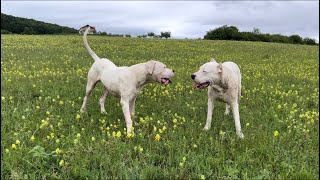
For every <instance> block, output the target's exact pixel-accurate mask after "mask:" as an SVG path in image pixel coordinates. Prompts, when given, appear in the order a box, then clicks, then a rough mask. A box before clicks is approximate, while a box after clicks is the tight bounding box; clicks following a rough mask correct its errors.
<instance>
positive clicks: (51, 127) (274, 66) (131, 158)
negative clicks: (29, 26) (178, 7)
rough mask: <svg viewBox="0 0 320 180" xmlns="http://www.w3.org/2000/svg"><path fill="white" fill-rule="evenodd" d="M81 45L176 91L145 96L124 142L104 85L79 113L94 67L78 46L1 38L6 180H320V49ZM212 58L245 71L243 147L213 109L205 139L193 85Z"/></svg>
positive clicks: (220, 109)
mask: <svg viewBox="0 0 320 180" xmlns="http://www.w3.org/2000/svg"><path fill="white" fill-rule="evenodd" d="M88 40H89V44H90V46H91V48H92V49H93V50H94V51H95V52H96V53H97V55H98V56H99V57H107V58H109V59H111V60H112V61H113V62H114V63H115V64H117V65H119V66H125V65H126V66H130V65H132V64H135V63H139V62H145V61H148V60H151V59H155V60H159V61H162V62H163V63H165V64H166V65H167V66H168V67H169V68H172V69H174V70H175V71H176V75H175V77H174V78H173V84H171V85H169V86H167V87H163V86H161V85H160V84H150V85H147V86H146V87H145V88H144V89H143V91H142V92H141V94H140V95H139V96H138V98H137V102H136V117H135V118H134V128H135V129H134V131H135V134H136V135H135V136H134V137H132V138H128V137H126V135H125V130H124V128H125V121H124V117H123V114H122V111H121V107H120V104H119V99H117V98H115V97H108V98H107V100H106V110H107V114H106V115H103V114H101V113H100V107H99V105H98V99H99V97H100V95H102V90H103V88H102V85H101V84H99V85H98V86H97V87H96V89H95V90H94V91H93V93H92V96H91V98H90V100H89V104H88V108H87V113H84V114H80V113H79V109H80V107H81V104H82V98H83V96H84V93H85V86H86V76H87V72H88V70H89V68H90V66H91V64H92V62H93V61H92V59H91V58H90V57H89V55H88V54H87V52H86V50H85V48H84V46H83V44H82V37H81V36H22V35H3V36H1V96H2V99H1V179H111V178H115V179H201V178H206V179H319V170H318V168H319V137H318V135H319V101H318V98H319V75H318V73H319V62H318V58H319V47H318V46H304V45H289V44H276V43H259V42H236V41H204V40H160V39H134V38H112V37H99V36H89V37H88ZM212 57H214V58H215V59H216V60H217V61H219V62H222V61H230V60H231V61H234V62H236V63H237V64H238V65H239V66H240V69H241V72H242V98H241V100H240V118H241V125H242V130H243V133H244V136H245V139H244V140H240V139H239V138H237V136H236V133H235V126H234V122H233V118H232V116H231V115H230V116H225V115H224V114H223V113H224V104H223V103H219V102H218V103H216V106H215V110H214V113H213V121H212V128H211V129H210V130H209V131H208V132H204V131H202V128H203V127H204V124H205V120H206V111H207V110H206V108H207V90H196V91H194V90H193V89H192V88H191V85H192V81H191V78H190V75H191V73H192V72H195V71H197V70H198V68H199V67H200V66H201V65H202V64H204V63H205V62H208V61H209V60H210V59H211V58H212ZM78 114H79V115H80V118H77V116H78ZM78 117H79V116H78ZM174 119H176V120H174ZM175 121H177V122H176V123H174V122H175ZM163 126H165V127H166V129H165V130H164V131H162V132H159V129H163ZM155 127H156V132H155V131H154V129H155ZM118 131H120V132H119V133H118ZM276 131H278V132H279V135H278V136H275V135H276V133H275V132H276ZM113 132H114V134H117V133H118V135H119V134H121V137H117V136H115V137H114V136H113ZM78 133H79V135H80V136H79V135H77V134H78ZM156 134H159V135H160V137H161V139H160V141H156V140H155V136H156ZM32 136H33V137H34V139H33V140H32ZM92 137H94V139H95V140H94V141H93V140H92ZM17 140H18V142H16V141H17ZM19 142H20V143H19ZM12 144H14V145H12ZM12 146H15V148H14V147H13V148H12ZM57 148H59V149H57ZM184 157H185V158H184Z"/></svg>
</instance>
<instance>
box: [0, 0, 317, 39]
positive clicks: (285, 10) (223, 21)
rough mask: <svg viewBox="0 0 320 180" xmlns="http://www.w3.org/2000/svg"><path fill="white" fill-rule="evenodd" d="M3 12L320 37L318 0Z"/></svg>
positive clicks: (179, 34) (130, 28)
mask: <svg viewBox="0 0 320 180" xmlns="http://www.w3.org/2000/svg"><path fill="white" fill-rule="evenodd" d="M1 11H2V12H3V13H6V14H10V15H14V16H20V17H27V18H33V19H36V20H41V21H45V22H50V23H56V24H59V25H64V26H69V27H74V28H76V29H78V28H80V27H81V26H83V25H85V24H90V25H94V26H96V28H97V30H98V31H107V32H111V33H119V34H126V33H129V34H133V35H141V34H144V33H147V32H151V31H152V32H155V33H160V31H171V32H172V35H173V37H176V38H184V37H187V38H198V37H203V36H204V35H205V33H206V31H208V30H209V29H214V28H216V27H219V26H222V25H234V26H237V27H238V28H239V29H240V31H252V29H253V27H257V28H259V29H260V30H261V32H263V33H280V34H285V35H292V34H299V35H300V36H302V37H311V38H315V39H317V40H319V16H318V14H319V3H318V1H278V2H277V1H225V2H221V1H186V2H182V1H119V2H116V1H66V2H65V1H2V6H1Z"/></svg>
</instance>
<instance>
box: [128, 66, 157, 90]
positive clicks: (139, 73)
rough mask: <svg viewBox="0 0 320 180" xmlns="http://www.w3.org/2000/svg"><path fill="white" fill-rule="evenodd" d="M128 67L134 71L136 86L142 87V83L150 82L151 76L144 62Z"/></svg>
mask: <svg viewBox="0 0 320 180" xmlns="http://www.w3.org/2000/svg"><path fill="white" fill-rule="evenodd" d="M130 69H132V70H133V71H134V72H135V73H136V81H137V82H136V85H137V87H142V86H143V85H145V84H147V83H150V82H152V77H151V75H150V74H149V73H148V71H147V70H146V68H145V63H139V64H135V65H132V66H130Z"/></svg>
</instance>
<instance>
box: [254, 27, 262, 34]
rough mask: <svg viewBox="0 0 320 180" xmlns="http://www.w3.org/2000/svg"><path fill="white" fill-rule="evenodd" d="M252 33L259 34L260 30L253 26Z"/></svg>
mask: <svg viewBox="0 0 320 180" xmlns="http://www.w3.org/2000/svg"><path fill="white" fill-rule="evenodd" d="M252 32H253V33H254V34H261V32H260V30H259V29H258V28H255V27H254V28H253V31H252Z"/></svg>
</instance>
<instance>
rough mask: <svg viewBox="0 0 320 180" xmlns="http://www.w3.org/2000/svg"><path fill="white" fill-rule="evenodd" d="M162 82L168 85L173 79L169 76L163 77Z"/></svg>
mask: <svg viewBox="0 0 320 180" xmlns="http://www.w3.org/2000/svg"><path fill="white" fill-rule="evenodd" d="M160 83H161V84H164V85H168V84H169V83H171V80H170V79H169V78H161V81H160Z"/></svg>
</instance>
